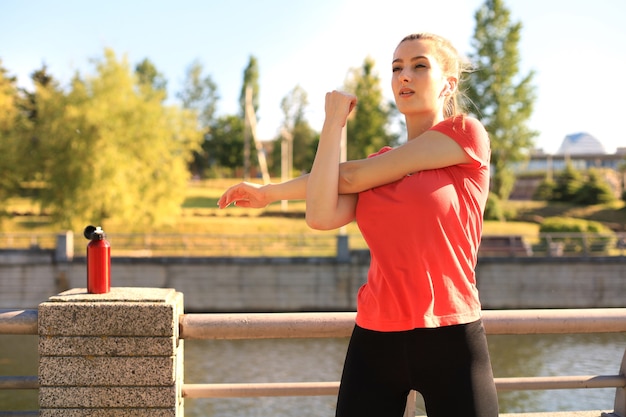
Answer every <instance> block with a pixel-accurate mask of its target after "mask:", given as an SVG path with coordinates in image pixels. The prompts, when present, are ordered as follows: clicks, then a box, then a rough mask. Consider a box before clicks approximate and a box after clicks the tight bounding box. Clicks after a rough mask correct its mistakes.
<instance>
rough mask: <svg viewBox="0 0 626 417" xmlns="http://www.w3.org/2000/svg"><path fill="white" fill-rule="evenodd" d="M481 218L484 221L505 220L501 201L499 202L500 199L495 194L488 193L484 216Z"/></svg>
mask: <svg viewBox="0 0 626 417" xmlns="http://www.w3.org/2000/svg"><path fill="white" fill-rule="evenodd" d="M483 217H484V219H485V220H498V221H504V220H505V216H504V209H503V207H502V201H500V197H498V196H497V195H496V194H494V193H489V197H488V198H487V204H486V205H485V215H484V216H483Z"/></svg>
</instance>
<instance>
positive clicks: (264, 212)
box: [0, 179, 626, 236]
mask: <svg viewBox="0 0 626 417" xmlns="http://www.w3.org/2000/svg"><path fill="white" fill-rule="evenodd" d="M238 181H239V180H237V179H220V180H207V181H196V182H191V183H190V184H189V187H188V189H187V194H186V198H185V201H184V202H183V204H182V215H181V216H180V217H179V218H178V219H176V220H175V221H173V222H172V223H171V224H169V225H164V226H161V227H159V228H158V229H155V230H152V231H151V232H153V233H187V234H259V233H261V234H303V233H304V234H307V233H308V234H333V235H334V234H336V233H337V232H336V231H315V230H311V229H310V228H308V227H307V225H306V223H305V222H304V208H305V207H304V202H302V201H295V202H293V201H291V202H289V203H288V205H287V207H286V208H285V207H282V206H281V203H280V202H278V203H274V204H272V205H270V206H269V207H266V208H264V209H243V208H238V207H233V206H231V207H228V208H227V209H224V210H220V209H219V208H218V207H217V200H218V198H219V197H220V195H221V194H222V193H223V192H224V190H226V188H228V187H229V186H230V185H232V184H234V183H236V182H238ZM505 204H506V205H505V210H506V211H507V212H509V213H515V214H514V216H513V219H514V220H511V221H507V222H496V221H486V222H485V225H484V234H486V235H494V234H519V235H524V236H533V235H536V234H537V233H538V230H539V225H538V223H539V222H540V220H541V219H542V218H544V217H549V216H571V217H581V218H586V219H591V220H597V221H601V222H604V223H607V224H610V225H612V226H614V228H616V229H620V228H621V227H623V225H624V224H626V209H625V208H624V203H623V202H616V203H614V204H611V205H599V206H586V207H578V206H572V205H566V204H548V203H546V202H537V201H509V202H506V203H505ZM7 209H8V211H9V212H11V213H14V214H13V215H12V216H11V217H9V218H6V219H4V221H3V222H2V224H1V229H0V231H2V232H30V233H48V232H58V231H59V228H58V227H57V226H55V225H53V224H51V223H50V221H49V219H48V218H47V217H46V216H44V215H41V214H40V210H39V208H38V206H37V205H36V204H35V203H34V202H33V201H32V200H30V199H28V198H19V199H13V200H11V201H10V202H9V205H8V207H7ZM106 227H107V232H108V233H128V230H127V226H126V225H122V224H108V225H107V226H106ZM74 232H75V233H80V232H82V231H74ZM346 233H348V234H350V235H352V234H359V231H358V228H357V226H356V224H354V223H353V224H350V225H348V226H347V227H346Z"/></svg>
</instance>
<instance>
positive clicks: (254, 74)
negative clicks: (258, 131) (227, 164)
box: [239, 56, 259, 179]
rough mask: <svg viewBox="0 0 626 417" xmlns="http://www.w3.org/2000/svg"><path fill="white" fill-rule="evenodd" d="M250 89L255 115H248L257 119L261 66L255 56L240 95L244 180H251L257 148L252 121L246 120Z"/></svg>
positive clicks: (246, 70)
mask: <svg viewBox="0 0 626 417" xmlns="http://www.w3.org/2000/svg"><path fill="white" fill-rule="evenodd" d="M248 89H250V92H251V101H252V109H253V113H254V115H248V116H249V117H250V118H252V117H254V120H258V119H257V117H256V116H257V112H258V111H259V64H258V62H257V59H256V58H255V57H254V56H250V59H249V61H248V65H247V66H246V68H245V70H244V71H243V84H242V86H241V93H240V94H239V106H240V109H241V110H240V111H241V117H242V118H244V123H245V129H244V137H243V177H244V179H249V178H250V159H252V154H253V152H254V151H253V150H252V149H256V147H253V146H252V145H251V142H252V140H253V139H254V138H253V137H252V131H251V129H252V127H251V125H250V124H249V122H250V120H249V119H246V118H245V117H246V96H247V94H248V93H247V91H248Z"/></svg>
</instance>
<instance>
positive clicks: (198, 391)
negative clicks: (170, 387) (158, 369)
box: [183, 382, 339, 398]
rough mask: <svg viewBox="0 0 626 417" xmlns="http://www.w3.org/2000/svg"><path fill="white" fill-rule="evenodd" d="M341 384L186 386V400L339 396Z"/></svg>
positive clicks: (288, 383) (279, 383)
mask: <svg viewBox="0 0 626 417" xmlns="http://www.w3.org/2000/svg"><path fill="white" fill-rule="evenodd" d="M338 391H339V382H273V383H239V384H184V385H183V397H185V398H241V397H302V396H318V395H337V392H338Z"/></svg>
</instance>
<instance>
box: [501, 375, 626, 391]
mask: <svg viewBox="0 0 626 417" xmlns="http://www.w3.org/2000/svg"><path fill="white" fill-rule="evenodd" d="M495 381H496V388H497V389H498V391H527V390H553V389H578V388H624V387H626V376H624V375H589V376H535V377H518V378H495Z"/></svg>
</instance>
